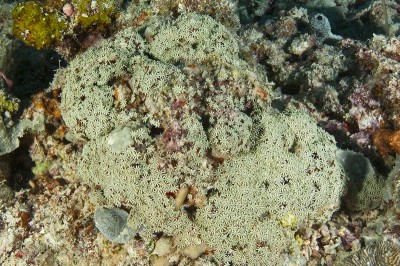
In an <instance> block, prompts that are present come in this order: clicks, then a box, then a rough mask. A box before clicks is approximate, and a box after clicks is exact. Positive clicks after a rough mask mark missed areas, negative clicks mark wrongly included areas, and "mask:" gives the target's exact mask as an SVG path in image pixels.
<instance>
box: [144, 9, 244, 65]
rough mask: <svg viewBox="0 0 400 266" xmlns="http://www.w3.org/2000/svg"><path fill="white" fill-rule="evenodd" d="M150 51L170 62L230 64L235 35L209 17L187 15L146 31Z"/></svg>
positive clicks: (235, 47)
mask: <svg viewBox="0 0 400 266" xmlns="http://www.w3.org/2000/svg"><path fill="white" fill-rule="evenodd" d="M145 36H146V39H147V40H148V41H149V52H150V53H151V54H152V55H154V56H155V57H156V58H158V59H160V60H163V61H166V62H172V63H179V62H182V61H184V62H186V63H207V62H208V63H213V62H220V61H230V62H229V63H232V58H234V57H236V56H237V55H238V51H239V47H238V44H237V41H236V39H235V36H234V35H233V34H232V33H231V32H229V31H228V30H227V29H226V28H225V27H224V26H222V25H221V24H220V23H218V22H216V21H215V20H214V19H212V18H211V17H208V16H202V15H197V14H188V15H182V16H180V17H179V18H178V19H177V20H176V21H174V22H173V23H172V24H171V22H170V21H168V20H166V21H160V22H159V23H154V24H153V25H151V26H150V27H148V28H147V29H146V31H145Z"/></svg>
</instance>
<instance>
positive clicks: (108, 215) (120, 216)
mask: <svg viewBox="0 0 400 266" xmlns="http://www.w3.org/2000/svg"><path fill="white" fill-rule="evenodd" d="M127 219H128V213H127V212H126V211H124V210H121V209H118V208H100V209H97V210H96V212H95V213H94V223H95V225H96V227H97V229H99V231H100V232H101V233H102V234H103V235H104V237H105V238H107V239H108V240H110V241H112V242H117V243H126V242H128V241H129V240H131V239H132V238H133V237H134V236H135V234H136V233H135V231H134V230H133V229H132V228H130V227H128V226H127V225H126V222H127Z"/></svg>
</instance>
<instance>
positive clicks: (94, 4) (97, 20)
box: [76, 0, 117, 32]
mask: <svg viewBox="0 0 400 266" xmlns="http://www.w3.org/2000/svg"><path fill="white" fill-rule="evenodd" d="M76 8H77V10H78V11H79V14H78V15H77V24H78V25H79V26H80V27H82V29H83V30H85V31H88V32H89V31H91V30H93V27H94V26H95V27H96V30H99V31H105V30H106V29H107V27H108V26H109V25H110V24H111V23H112V21H113V19H114V18H115V17H116V15H117V11H116V7H115V2H114V1H112V0H97V1H93V0H81V1H78V2H77V3H76Z"/></svg>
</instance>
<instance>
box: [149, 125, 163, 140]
mask: <svg viewBox="0 0 400 266" xmlns="http://www.w3.org/2000/svg"><path fill="white" fill-rule="evenodd" d="M163 133H164V129H163V128H161V127H151V128H150V136H151V137H152V138H156V137H157V136H160V135H162V134H163Z"/></svg>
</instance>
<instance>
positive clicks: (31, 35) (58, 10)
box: [12, 0, 119, 49]
mask: <svg viewBox="0 0 400 266" xmlns="http://www.w3.org/2000/svg"><path fill="white" fill-rule="evenodd" d="M67 3H68V4H69V5H70V6H71V9H72V11H71V13H70V14H66V13H64V12H63V6H64V5H65V4H67ZM118 11H119V5H118V4H117V2H116V1H114V0H75V1H70V2H67V1H64V0H63V1H54V0H47V1H44V2H40V1H27V2H22V3H19V4H17V5H16V7H15V8H14V10H13V11H12V15H13V20H14V25H13V34H14V35H15V36H16V37H17V38H19V39H21V40H22V41H23V42H24V43H25V44H27V45H29V46H33V47H35V48H36V49H51V48H55V47H56V46H57V47H63V41H64V40H67V39H76V40H80V41H82V40H85V38H86V37H87V36H88V35H90V33H91V32H93V31H96V32H98V33H101V34H102V33H107V32H108V31H109V29H110V27H111V25H112V24H113V22H114V21H115V19H116V18H117V17H118V15H119V13H118ZM78 42H79V41H78Z"/></svg>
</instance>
